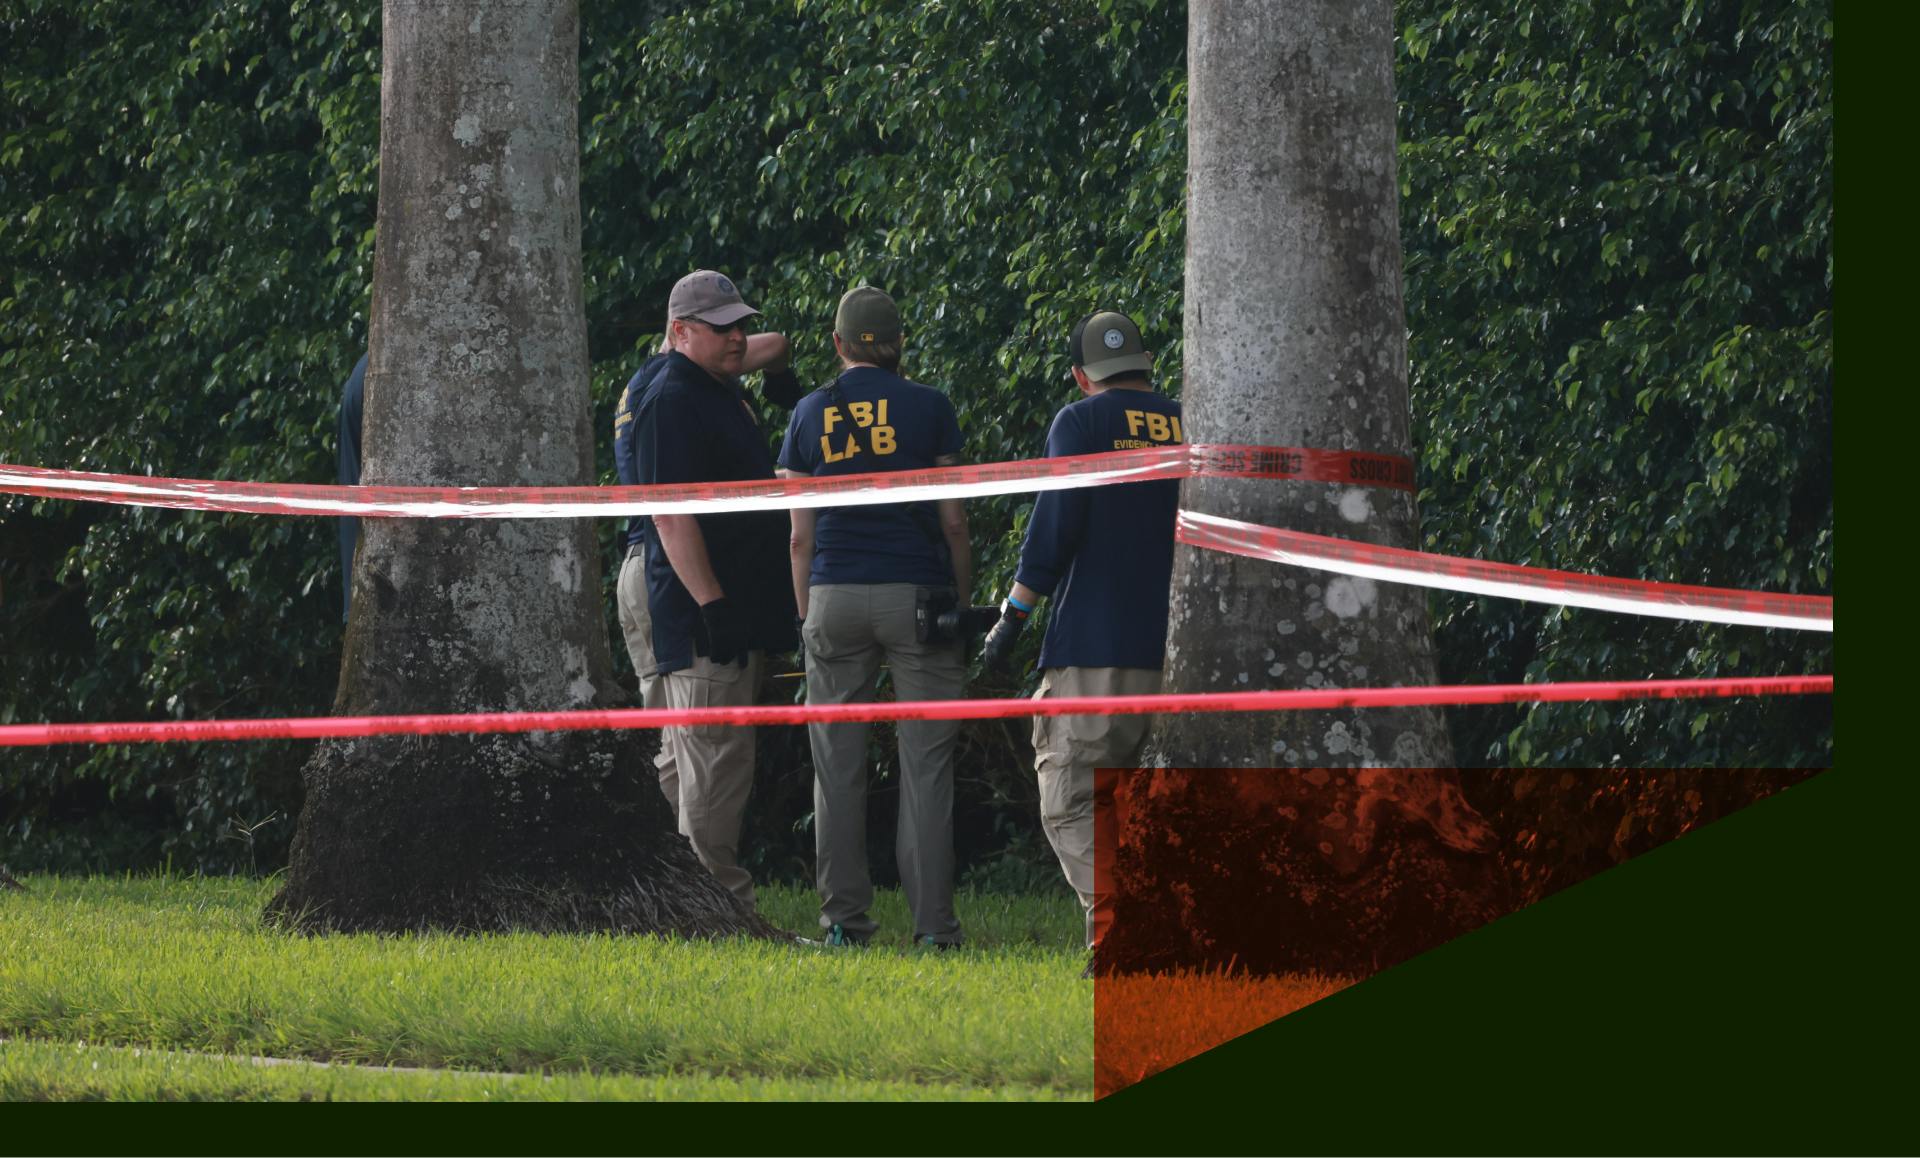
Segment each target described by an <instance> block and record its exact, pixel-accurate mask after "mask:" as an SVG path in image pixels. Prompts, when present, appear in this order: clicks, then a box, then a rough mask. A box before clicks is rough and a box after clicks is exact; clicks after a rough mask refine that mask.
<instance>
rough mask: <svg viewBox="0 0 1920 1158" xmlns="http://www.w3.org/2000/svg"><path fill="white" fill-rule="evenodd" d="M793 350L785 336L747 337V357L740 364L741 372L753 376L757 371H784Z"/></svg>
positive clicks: (771, 334) (752, 335)
mask: <svg viewBox="0 0 1920 1158" xmlns="http://www.w3.org/2000/svg"><path fill="white" fill-rule="evenodd" d="M791 349H792V347H790V346H789V345H788V344H787V336H786V335H785V334H775V333H765V334H750V335H748V337H747V356H746V359H745V360H744V361H743V362H741V364H740V372H741V373H742V374H752V373H754V372H755V371H757V370H779V369H783V368H785V366H786V364H787V358H788V355H789V353H790V351H791Z"/></svg>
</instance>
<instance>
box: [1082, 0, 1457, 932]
mask: <svg viewBox="0 0 1920 1158" xmlns="http://www.w3.org/2000/svg"><path fill="white" fill-rule="evenodd" d="M1188 13H1189V16H1188V20H1189V24H1188V56H1187V59H1188V68H1189V77H1190V82H1189V89H1188V92H1189V104H1188V122H1187V123H1188V214H1187V264H1186V303H1185V309H1186V317H1185V339H1186V347H1185V365H1184V372H1185V381H1184V386H1183V393H1182V403H1183V406H1184V408H1185V422H1186V428H1187V433H1188V437H1189V439H1190V440H1192V441H1194V442H1200V443H1205V442H1214V443H1253V444H1264V445H1270V446H1299V447H1314V448H1323V449H1331V450H1354V451H1371V452H1377V453H1386V454H1395V455H1403V456H1410V455H1411V454H1412V448H1411V446H1410V435H1409V424H1410V418H1409V410H1408V404H1407V354H1406V321H1405V313H1404V309H1403V306H1402V302H1401V270H1400V261H1401V256H1400V255H1401V251H1400V235H1399V212H1398V189H1397V187H1396V185H1395V152H1394V92H1393V53H1392V46H1393V23H1392V6H1391V4H1390V3H1389V0H1310V2H1287V3H1273V2H1270V0H1193V3H1191V4H1190V6H1189V9H1188ZM1181 505H1182V506H1183V507H1185V508H1187V509H1189V510H1193V511H1198V512H1203V513H1207V514H1214V515H1222V516H1226V517H1229V518H1234V519H1241V520H1246V521H1249V522H1255V523H1262V524H1267V525H1272V526H1281V527H1287V528H1292V529H1295V530H1302V531H1308V532H1313V533H1317V534H1325V535H1334V536H1338V537H1342V538H1349V539H1357V540H1361V541H1365V542H1369V543H1378V544H1385V545H1390V546H1395V547H1418V546H1419V545H1420V543H1419V539H1420V523H1419V512H1418V510H1417V509H1416V507H1415V505H1414V500H1413V496H1412V495H1411V494H1409V493H1406V492H1404V491H1398V490H1390V489H1384V488H1378V487H1361V486H1346V485H1338V484H1336V485H1326V484H1321V483H1307V482H1289V481H1273V480H1263V479H1230V478H1193V479H1189V480H1187V481H1186V482H1185V483H1184V484H1183V490H1182V502H1181ZM1434 670H1435V669H1434V661H1433V645H1432V637H1431V632H1430V628H1429V624H1428V617H1427V607H1426V599H1425V595H1424V593H1423V592H1422V591H1421V590H1420V589H1418V588H1410V587H1404V586H1398V585H1393V584H1386V583H1376V582H1373V581H1371V580H1367V579H1359V578H1352V577H1347V576H1340V575H1332V574H1329V573H1326V572H1320V571H1312V570H1305V569H1299V568H1288V567H1281V566H1278V565H1275V564H1272V563H1267V562H1263V561H1258V560H1251V559H1244V558H1239V557H1235V556H1230V555H1224V554H1218V553H1214V552H1209V551H1203V550H1198V549H1195V548H1192V547H1188V546H1184V545H1183V546H1180V547H1177V548H1176V551H1175V556H1174V570H1173V590H1172V595H1171V603H1170V613H1169V618H1168V626H1167V661H1166V686H1167V690H1169V691H1183V692H1184V691H1211V690H1241V689H1264V688H1325V687H1390V686H1398V685H1416V684H1431V683H1433V682H1434ZM1145 760H1146V762H1147V763H1149V764H1151V765H1154V766H1157V767H1159V768H1161V769H1163V771H1161V772H1159V773H1156V774H1155V775H1156V776H1157V777H1159V778H1160V779H1159V780H1158V781H1157V782H1156V783H1157V788H1156V790H1155V791H1154V792H1153V793H1150V794H1148V795H1147V796H1146V797H1145V798H1144V799H1143V801H1142V803H1141V810H1142V822H1143V823H1144V824H1145V825H1146V828H1147V830H1148V831H1151V832H1156V833H1160V834H1162V835H1166V836H1167V837H1168V839H1169V840H1171V841H1173V842H1174V843H1172V844H1169V845H1167V846H1166V848H1165V849H1164V850H1163V852H1164V853H1165V855H1167V856H1169V857H1172V858H1173V859H1175V860H1180V861H1184V860H1186V859H1187V858H1188V857H1189V856H1197V857H1200V858H1201V859H1202V860H1205V859H1206V858H1209V857H1212V858H1213V860H1212V862H1211V863H1212V864H1214V866H1215V869H1216V870H1217V871H1211V870H1210V871H1211V875H1210V876H1209V875H1208V873H1201V875H1202V876H1207V877H1208V879H1209V880H1211V881H1212V883H1211V884H1210V885H1209V886H1208V888H1209V889H1210V890H1212V891H1213V892H1215V893H1217V894H1219V895H1221V896H1225V897H1228V898H1233V897H1238V898H1240V899H1241V900H1243V901H1244V900H1247V899H1250V898H1252V897H1255V896H1258V897H1261V898H1263V904H1264V905H1265V908H1262V907H1261V906H1258V905H1255V906H1250V907H1246V908H1244V909H1242V910H1240V912H1241V914H1242V915H1241V917H1240V918H1239V919H1241V920H1243V921H1248V922H1269V921H1271V922H1276V923H1275V924H1274V927H1273V928H1272V929H1271V930H1270V931H1261V932H1259V933H1258V934H1257V935H1255V936H1256V939H1261V940H1262V941H1263V943H1264V941H1265V940H1267V939H1270V938H1279V939H1280V941H1281V942H1283V943H1284V942H1288V941H1291V943H1292V944H1293V945H1294V946H1295V947H1296V948H1299V949H1301V950H1305V949H1306V948H1307V947H1309V946H1313V947H1317V948H1318V949H1319V950H1320V951H1321V952H1323V953H1335V952H1337V953H1339V954H1342V955H1343V956H1341V959H1342V960H1348V959H1351V960H1359V959H1360V958H1362V957H1364V958H1366V959H1367V960H1372V959H1373V958H1374V957H1375V956H1377V955H1378V954H1380V953H1387V954H1391V953H1393V952H1395V949H1394V948H1393V947H1394V946H1404V945H1406V944H1413V943H1422V942H1424V943H1434V942H1437V941H1438V940H1440V939H1444V937H1445V936H1446V935H1448V930H1456V931H1457V929H1459V928H1461V927H1470V925H1471V924H1473V923H1478V921H1479V920H1481V919H1484V917H1479V916H1475V914H1478V913H1481V912H1483V911H1484V910H1485V909H1486V905H1487V904H1488V903H1489V901H1490V900H1491V898H1490V897H1488V896H1482V895H1475V894H1477V893H1483V892H1484V891H1485V890H1486V889H1487V888H1489V887H1490V886H1489V885H1488V879H1487V874H1486V872H1485V870H1484V868H1483V867H1482V866H1481V864H1480V863H1479V862H1480V861H1483V860H1485V859H1487V856H1486V854H1487V853H1488V851H1490V850H1491V848H1492V847H1493V843H1494V842H1493V838H1492V834H1491V832H1490V831H1489V830H1487V829H1486V826H1485V824H1484V822H1483V821H1481V820H1480V818H1479V817H1478V815H1477V814H1475V813H1474V811H1473V809H1472V807H1471V806H1470V805H1469V804H1468V803H1467V801H1466V800H1465V798H1464V797H1463V796H1462V795H1461V793H1460V785H1459V779H1458V774H1457V773H1455V772H1454V771H1452V770H1451V769H1449V768H1448V767H1447V766H1448V765H1449V764H1450V763H1451V750H1450V746H1449V744H1448V742H1447V734H1446V727H1445V723H1444V720H1443V718H1442V717H1441V715H1440V713H1439V712H1438V711H1437V710H1435V709H1430V708H1387V709H1366V710H1360V709H1352V710H1346V711H1331V712H1296V713H1271V714H1258V713H1221V714H1206V715H1186V716H1178V717H1162V718H1160V719H1159V720H1158V721H1157V722H1156V725H1155V727H1154V729H1153V731H1152V733H1151V735H1150V737H1149V741H1148V746H1147V750H1146V755H1145ZM1232 768H1253V769H1263V768H1264V769H1273V771H1268V772H1249V773H1246V774H1244V775H1230V774H1229V773H1227V772H1226V771H1225V770H1226V769H1232ZM1305 768H1314V769H1319V771H1316V772H1312V773H1308V772H1304V771H1296V769H1305ZM1348 768H1353V769H1365V770H1364V771H1359V772H1350V771H1344V770H1343V769H1348ZM1194 769H1199V770H1198V771H1195V770H1194ZM1209 769H1210V770H1209ZM1260 777H1268V778H1270V779H1271V781H1272V783H1271V785H1270V787H1271V789H1272V792H1274V793H1277V794H1278V795H1277V796H1275V797H1274V801H1278V800H1280V798H1282V797H1284V798H1285V803H1284V807H1283V806H1282V805H1281V804H1280V803H1275V802H1274V801H1269V802H1268V803H1267V804H1265V805H1259V806H1254V807H1252V808H1250V809H1248V810H1245V811H1244V812H1242V813H1237V814H1235V815H1234V816H1233V817H1232V818H1231V824H1232V825H1251V826H1253V828H1254V829H1257V830H1258V832H1259V833H1261V834H1263V835H1260V836H1259V837H1258V839H1255V838H1254V837H1253V836H1252V835H1251V830H1250V833H1249V834H1247V836H1246V839H1244V840H1238V843H1237V844H1235V845H1234V847H1238V848H1242V849H1243V850H1254V849H1257V855H1253V854H1251V853H1250V856H1251V859H1244V860H1234V859H1233V858H1232V857H1231V856H1230V855H1229V850H1228V849H1227V848H1226V847H1221V848H1215V847H1214V846H1213V845H1212V844H1210V843H1209V840H1210V837H1209V836H1208V835H1206V834H1207V833H1210V832H1212V831H1213V830H1212V829H1208V828H1205V827H1201V828H1198V829H1195V830H1193V831H1192V832H1189V833H1187V834H1186V838H1185V839H1186V840H1187V841H1188V842H1189V843H1187V844H1185V845H1181V844H1179V841H1180V839H1181V829H1180V828H1179V825H1180V824H1181V823H1188V824H1194V825H1202V826H1204V825H1206V824H1227V823H1228V820H1226V819H1224V818H1220V817H1213V818H1212V819H1209V817H1211V816H1212V814H1211V812H1210V808H1209V806H1207V805H1206V803H1205V802H1207V801H1209V800H1212V799H1213V798H1215V797H1217V796H1219V795H1220V794H1221V793H1222V792H1226V793H1228V794H1229V795H1231V794H1232V793H1233V792H1239V791H1242V789H1243V788H1244V786H1246V785H1248V784H1250V783H1252V781H1253V780H1255V779H1258V778H1260ZM1210 778H1211V779H1210ZM1214 781H1218V782H1217V783H1215V782H1214ZM1255 795H1256V796H1259V795H1260V794H1259V793H1255ZM1262 799H1264V797H1262ZM1362 811H1364V812H1365V813H1366V816H1364V817H1363V816H1362V815H1361V812H1362ZM1442 816H1445V817H1447V818H1449V819H1448V820H1445V821H1443V820H1442V819H1441V817H1442ZM1362 827H1366V828H1367V830H1368V835H1367V839H1366V840H1365V841H1363V842H1362V843H1360V844H1356V843H1354V842H1355V840H1356V838H1357V837H1358V836H1359V834H1360V829H1361V828H1362ZM1330 829H1339V830H1340V831H1339V832H1338V833H1337V834H1336V835H1337V836H1338V839H1337V840H1333V841H1331V844H1330V843H1329V842H1330V837H1329V832H1328V830H1330ZM1235 831H1236V832H1237V831H1238V830H1237V829H1236V830H1235ZM1236 839H1237V838H1236ZM1323 846H1325V847H1328V848H1329V851H1325V852H1323V851H1322V848H1323ZM1175 850H1178V851H1175ZM1183 871H1195V872H1199V871H1200V870H1199V868H1198V867H1197V862H1196V863H1195V864H1194V865H1188V866H1187V869H1185V870H1183ZM1221 873H1225V874H1227V877H1230V878H1232V879H1227V878H1226V877H1221V876H1220V874H1221ZM1396 882H1397V883H1396ZM1397 889H1404V890H1410V891H1407V892H1405V893H1404V894H1402V893H1399V892H1396V890H1397ZM1445 897H1451V898H1452V900H1450V901H1446V902H1444V903H1442V902H1441V900H1440V899H1441V898H1445ZM1396 898H1398V899H1396ZM1193 903H1194V904H1206V903H1209V902H1207V901H1206V900H1205V898H1204V897H1201V898H1198V899H1194V900H1193ZM1229 907H1230V908H1231V907H1232V906H1231V905H1230V906H1229ZM1127 919H1128V918H1127V911H1126V910H1125V909H1122V910H1121V911H1120V912H1119V913H1118V915H1117V918H1116V923H1115V932H1116V934H1119V935H1118V936H1117V937H1116V939H1115V942H1114V944H1113V945H1112V946H1103V947H1102V957H1103V961H1104V962H1105V963H1106V964H1109V965H1115V966H1120V967H1124V966H1125V965H1126V964H1129V963H1131V964H1135V965H1140V964H1145V963H1147V962H1148V961H1149V960H1150V959H1151V955H1152V953H1153V952H1154V951H1156V946H1155V945H1154V944H1153V943H1152V941H1153V936H1154V934H1152V933H1151V932H1150V931H1149V930H1147V929H1144V928H1142V927H1140V926H1139V925H1138V923H1136V926H1135V928H1134V929H1133V930H1132V932H1131V933H1126V934H1123V933H1122V932H1121V930H1122V927H1123V926H1125V925H1126V923H1127ZM1222 919H1224V915H1223V917H1222ZM1463 922H1464V926H1463ZM1205 924H1206V925H1207V927H1208V928H1210V929H1216V930H1217V929H1219V928H1224V926H1218V924H1217V922H1216V921H1215V920H1214V919H1213V918H1209V919H1208V921H1207V922H1205ZM1335 929H1343V930H1345V932H1344V933H1343V934H1341V936H1335V935H1333V933H1331V932H1330V930H1335ZM1160 932H1162V933H1166V934H1167V935H1168V936H1173V935H1175V934H1174V933H1173V932H1171V931H1168V930H1164V929H1163V930H1160ZM1141 935H1146V936H1147V940H1146V941H1141V940H1140V936H1141ZM1209 935H1211V934H1209ZM1250 935H1253V934H1250ZM1343 938H1347V939H1358V940H1354V942H1353V943H1352V944H1347V945H1345V946H1344V947H1340V948H1337V949H1336V946H1337V945H1339V944H1340V943H1341V941H1342V939H1343ZM1367 939H1370V940H1371V942H1372V944H1368V943H1366V941H1367ZM1250 943H1251V942H1250ZM1177 948H1178V946H1175V945H1173V944H1171V943H1167V944H1161V945H1159V946H1158V949H1159V950H1166V951H1171V950H1174V949H1177ZM1277 952H1278V950H1276V953H1277ZM1323 967H1324V966H1323Z"/></svg>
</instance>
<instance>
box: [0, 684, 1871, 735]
mask: <svg viewBox="0 0 1920 1158" xmlns="http://www.w3.org/2000/svg"><path fill="white" fill-rule="evenodd" d="M1832 691H1833V677H1832V676H1830V675H1822V676H1769V677H1764V678H1758V679H1711V680H1636V681H1613V682H1604V683H1539V684H1478V685H1461V686H1438V687H1421V688H1315V689H1308V690H1303V691H1277V692H1175V693H1170V694H1163V695H1153V696H1081V697H1075V698H1062V699H1043V700H1032V699H1010V700H920V701H913V702H908V703H868V704H769V705H763V706H757V707H743V708H653V709H644V708H621V709H612V710H601V711H579V712H477V713H469V714H464V715H430V716H429V715H422V716H309V717H304V718H294V719H278V720H162V721H155V722H151V723H122V724H9V725H6V726H4V727H0V747H44V746H46V745H50V744H140V743H156V742H164V741H179V740H199V741H204V740H314V739H323V738H328V737H353V736H392V735H412V736H426V735H446V734H454V733H480V732H572V731H583V730H588V729H595V728H668V727H702V726H710V725H716V724H733V725H756V724H804V723H811V722H814V721H819V722H821V723H834V724H848V723H864V722H872V721H877V720H1002V719H1013V718H1018V717H1022V716H1076V715H1155V714H1165V713H1175V712H1291V711H1321V710H1326V709H1331V708H1382V707H1411V706H1433V705H1448V704H1517V703H1564V702H1568V701H1573V700H1648V699H1659V700H1667V699H1696V698H1723V697H1729V696H1782V695H1785V696H1792V695H1825V694H1831V693H1832Z"/></svg>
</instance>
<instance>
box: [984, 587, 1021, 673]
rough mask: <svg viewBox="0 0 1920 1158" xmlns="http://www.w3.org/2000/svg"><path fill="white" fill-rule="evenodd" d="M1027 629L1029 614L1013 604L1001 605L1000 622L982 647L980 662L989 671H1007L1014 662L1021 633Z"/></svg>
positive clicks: (990, 632) (988, 635)
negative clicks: (1016, 645) (1014, 651)
mask: <svg viewBox="0 0 1920 1158" xmlns="http://www.w3.org/2000/svg"><path fill="white" fill-rule="evenodd" d="M1026 629H1027V613H1026V612H1024V611H1022V610H1020V609H1019V608H1018V607H1015V606H1014V605H1013V604H1011V603H1003V604H1001V605H1000V622H998V623H996V624H994V625H993V630H992V631H989V632H987V639H986V642H985V643H983V644H981V645H980V662H981V663H982V664H984V665H985V666H986V669H987V670H988V671H1005V670H1007V665H1008V664H1009V663H1011V662H1013V647H1014V645H1015V644H1016V643H1019V642H1020V633H1021V632H1022V631H1025V630H1026Z"/></svg>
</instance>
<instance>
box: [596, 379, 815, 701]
mask: <svg viewBox="0 0 1920 1158" xmlns="http://www.w3.org/2000/svg"><path fill="white" fill-rule="evenodd" d="M631 414H632V422H631V424H630V425H631V433H630V434H629V436H628V437H630V438H631V440H632V451H633V470H634V474H635V477H636V481H637V483H638V485H642V486H645V485H650V484H656V483H689V482H729V481H733V480H736V479H768V478H772V477H773V463H772V462H771V461H770V460H769V458H768V456H767V444H766V442H765V440H764V439H763V438H762V436H761V433H760V424H759V421H758V420H757V419H756V418H755V417H754V415H753V411H752V410H751V409H750V408H749V407H748V405H747V402H746V398H745V397H744V396H743V395H742V393H741V392H740V389H739V388H738V387H736V386H733V385H730V384H728V383H724V382H721V381H720V380H719V379H717V378H715V377H713V376H712V375H711V374H708V373H707V372H706V371H705V370H702V369H701V368H700V367H699V366H697V365H695V364H694V363H693V362H692V361H691V360H689V359H688V358H687V357H686V356H685V355H683V354H680V353H678V352H675V353H671V354H667V355H665V356H664V358H663V359H662V363H661V366H660V368H659V369H658V371H656V372H655V374H654V375H653V377H652V379H651V380H650V381H648V382H647V383H646V386H645V389H643V390H642V391H641V394H640V397H639V399H638V401H637V402H635V403H634V405H633V407H632V410H631ZM695 517H696V518H697V519H698V520H699V523H700V533H701V535H702V537H703V538H705V540H706V545H707V558H708V559H709V560H710V561H711V563H712V565H713V573H714V577H715V578H716V579H718V580H719V581H720V589H721V590H722V591H723V592H725V593H726V596H727V598H728V599H729V600H730V601H731V602H732V603H733V605H734V606H735V607H736V608H738V610H739V611H740V613H741V614H742V615H744V616H745V617H746V619H747V626H748V634H747V642H748V646H749V647H753V648H760V649H765V650H767V651H785V650H789V649H791V648H792V647H793V646H794V642H795V634H794V627H793V620H794V603H793V585H792V582H791V581H790V578H789V575H790V572H789V569H788V566H787V531H788V521H787V513H786V512H785V511H741V512H737V513H730V514H720V515H697V516H695ZM643 534H644V535H645V537H646V543H647V606H648V610H649V611H650V612H651V614H652V616H653V654H654V657H655V658H656V659H657V660H658V661H659V664H660V668H659V670H660V671H661V672H662V673H665V672H672V671H679V670H681V669H683V668H686V667H690V666H692V663H693V654H694V651H693V627H694V624H695V622H696V621H697V620H698V619H699V617H700V609H699V606H698V605H697V604H696V603H694V601H693V596H692V595H690V594H688V592H687V589H686V586H685V585H684V584H682V583H681V582H680V578H679V576H677V575H675V574H674V572H673V564H672V563H671V562H669V561H668V559H667V553H666V551H664V550H663V549H661V547H660V534H659V530H658V528H656V527H655V526H654V525H653V521H652V520H651V519H649V520H647V522H646V526H645V528H644V531H643Z"/></svg>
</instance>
